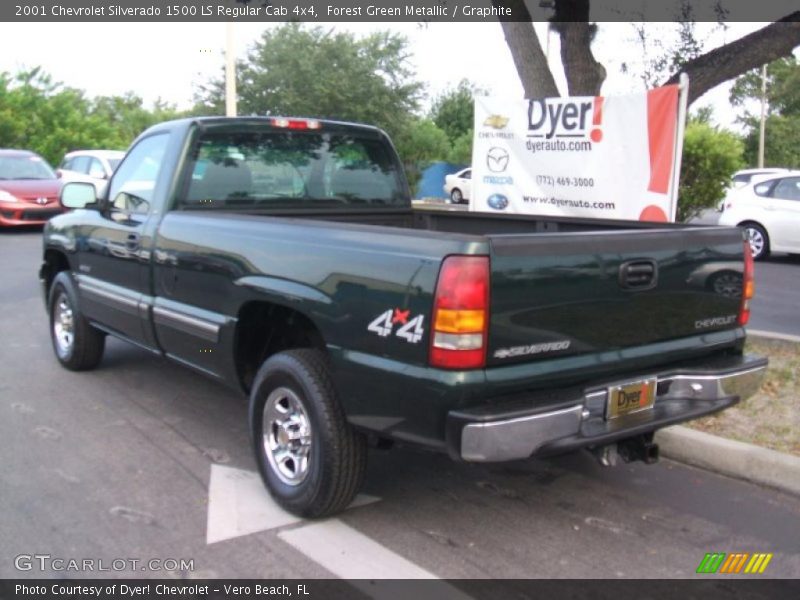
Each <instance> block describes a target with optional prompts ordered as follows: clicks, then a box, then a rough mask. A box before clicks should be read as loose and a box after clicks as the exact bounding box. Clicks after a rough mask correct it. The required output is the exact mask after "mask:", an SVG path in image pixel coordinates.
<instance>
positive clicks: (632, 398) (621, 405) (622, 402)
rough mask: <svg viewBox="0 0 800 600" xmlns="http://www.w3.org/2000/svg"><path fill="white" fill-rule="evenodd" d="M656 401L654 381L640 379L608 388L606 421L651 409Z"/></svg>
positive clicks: (652, 379)
mask: <svg viewBox="0 0 800 600" xmlns="http://www.w3.org/2000/svg"><path fill="white" fill-rule="evenodd" d="M655 401H656V379H655V377H653V378H651V379H642V380H641V381H633V382H631V383H626V384H624V385H615V386H612V387H610V388H608V405H607V406H606V419H616V418H617V417H621V416H623V415H629V414H631V413H635V412H639V411H642V410H648V409H650V408H653V403H654V402H655Z"/></svg>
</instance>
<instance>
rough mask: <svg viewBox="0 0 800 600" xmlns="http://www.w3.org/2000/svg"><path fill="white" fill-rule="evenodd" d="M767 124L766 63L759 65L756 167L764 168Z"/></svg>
mask: <svg viewBox="0 0 800 600" xmlns="http://www.w3.org/2000/svg"><path fill="white" fill-rule="evenodd" d="M766 125H767V65H766V64H764V65H762V66H761V128H760V130H759V132H758V168H759V169H762V168H764V137H765V133H766Z"/></svg>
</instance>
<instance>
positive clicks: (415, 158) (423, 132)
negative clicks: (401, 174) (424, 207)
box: [394, 119, 450, 191]
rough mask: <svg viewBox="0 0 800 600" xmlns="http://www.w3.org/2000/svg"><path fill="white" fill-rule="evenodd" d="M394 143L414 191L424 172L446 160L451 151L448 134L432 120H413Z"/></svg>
mask: <svg viewBox="0 0 800 600" xmlns="http://www.w3.org/2000/svg"><path fill="white" fill-rule="evenodd" d="M394 141H395V145H396V147H397V152H398V154H400V157H401V159H402V160H403V164H404V166H405V170H406V176H407V177H408V183H409V185H410V186H411V189H412V191H413V190H414V189H415V188H416V185H417V183H418V182H419V180H420V177H421V175H422V171H423V170H425V168H426V167H428V166H429V165H430V164H431V163H432V162H435V161H437V160H444V159H445V158H446V157H447V154H448V152H449V151H450V140H449V139H448V138H447V134H446V133H445V132H444V131H442V130H441V129H440V128H439V127H437V126H436V123H434V122H433V121H432V120H430V119H414V120H412V121H411V122H410V123H409V124H408V125H407V126H406V127H404V128H403V129H402V130H401V131H400V133H399V134H398V135H397V137H396V138H395V140H394Z"/></svg>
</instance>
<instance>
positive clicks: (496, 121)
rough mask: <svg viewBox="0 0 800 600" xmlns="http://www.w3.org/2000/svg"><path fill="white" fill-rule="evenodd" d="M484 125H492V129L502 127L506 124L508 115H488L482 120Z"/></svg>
mask: <svg viewBox="0 0 800 600" xmlns="http://www.w3.org/2000/svg"><path fill="white" fill-rule="evenodd" d="M483 125H484V126H485V127H493V128H494V129H502V128H503V127H505V126H506V125H508V117H504V116H503V115H489V116H488V117H486V120H485V121H484V122H483Z"/></svg>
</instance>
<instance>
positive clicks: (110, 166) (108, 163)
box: [56, 150, 125, 187]
mask: <svg viewBox="0 0 800 600" xmlns="http://www.w3.org/2000/svg"><path fill="white" fill-rule="evenodd" d="M123 156H125V153H124V152H122V151H121V150H76V151H75V152H70V153H68V154H66V155H65V156H64V159H63V160H62V161H61V164H60V165H59V166H58V169H57V170H56V174H57V175H58V176H59V177H61V178H62V179H63V180H64V181H86V182H88V183H93V184H94V185H95V187H97V186H101V185H104V184H105V182H106V181H107V180H109V179H111V175H112V174H113V173H114V171H115V170H116V169H117V165H119V163H120V161H121V160H122V157H123Z"/></svg>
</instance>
